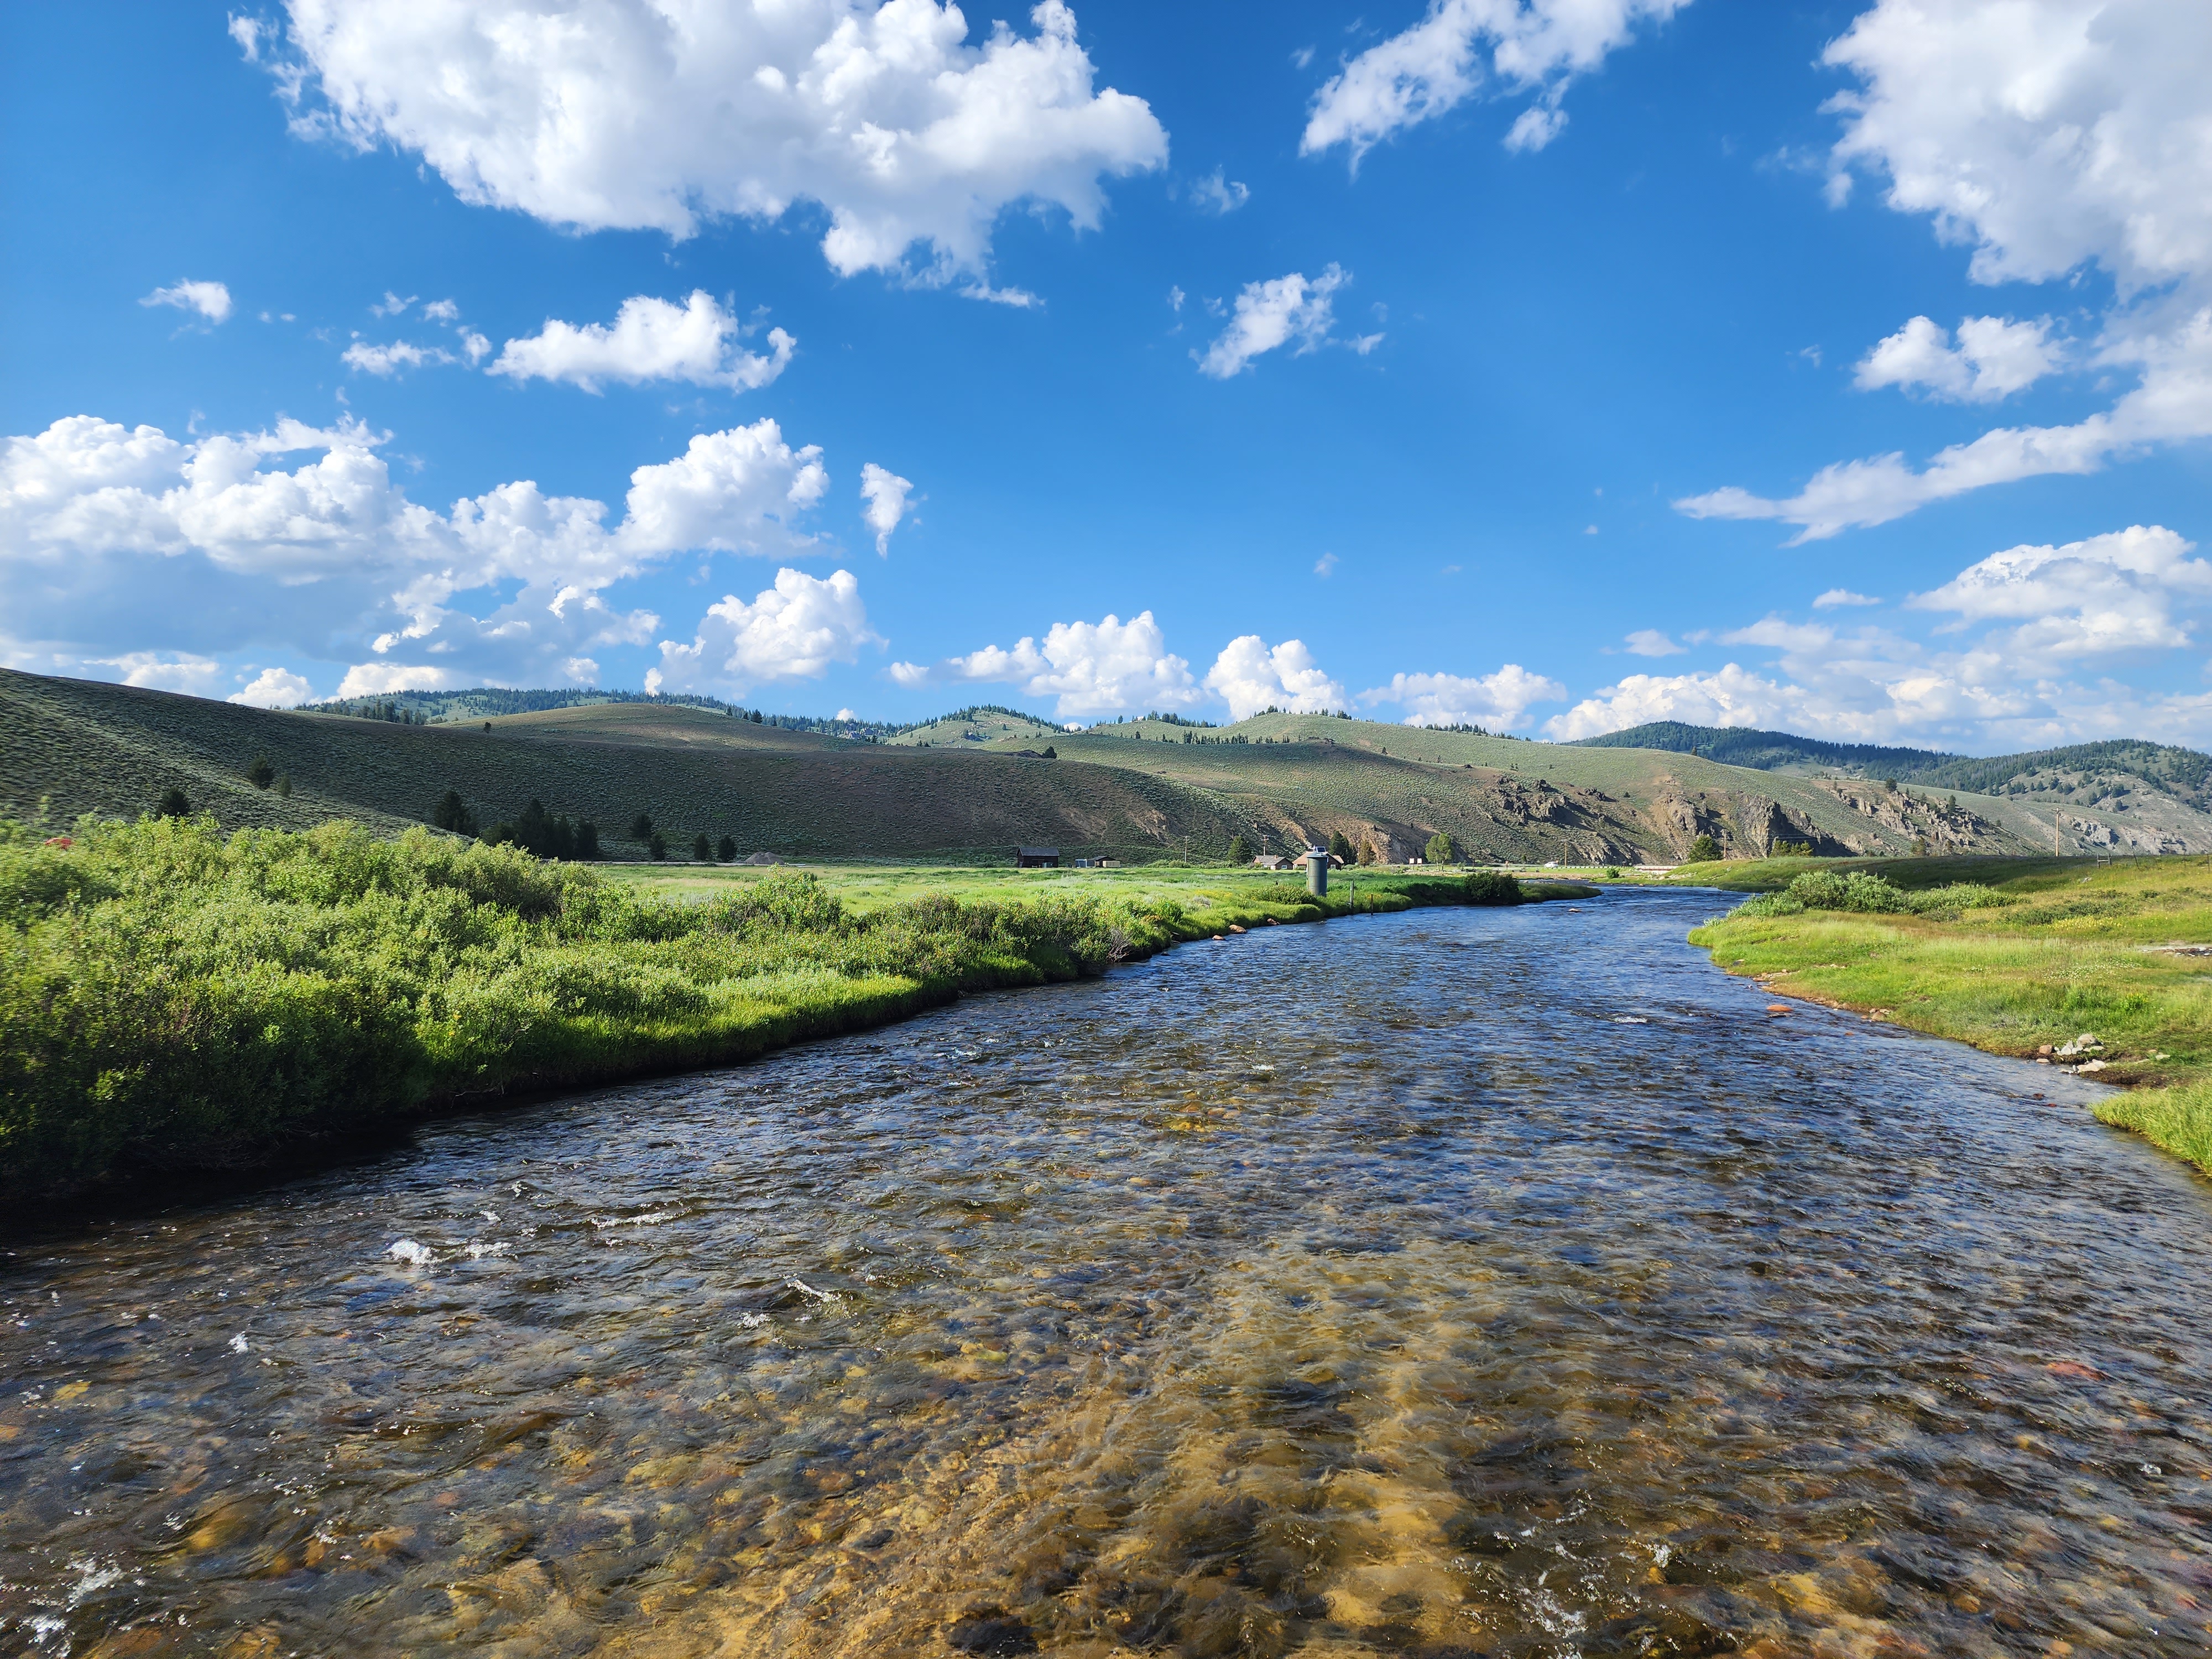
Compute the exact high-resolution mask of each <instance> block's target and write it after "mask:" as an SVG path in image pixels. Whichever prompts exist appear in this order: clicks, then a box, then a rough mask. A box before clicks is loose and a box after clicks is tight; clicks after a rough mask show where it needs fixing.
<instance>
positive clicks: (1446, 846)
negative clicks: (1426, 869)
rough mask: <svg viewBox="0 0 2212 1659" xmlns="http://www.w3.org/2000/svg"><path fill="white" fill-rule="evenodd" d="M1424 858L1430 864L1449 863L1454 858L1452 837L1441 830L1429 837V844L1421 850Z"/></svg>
mask: <svg viewBox="0 0 2212 1659" xmlns="http://www.w3.org/2000/svg"><path fill="white" fill-rule="evenodd" d="M1421 857H1422V859H1423V860H1425V862H1427V863H1430V864H1449V863H1450V862H1451V861H1452V858H1453V848H1452V838H1451V837H1450V836H1448V835H1446V834H1444V832H1443V830H1441V829H1439V830H1437V833H1436V834H1435V835H1433V836H1430V837H1429V844H1428V846H1427V847H1425V848H1423V849H1422V851H1421Z"/></svg>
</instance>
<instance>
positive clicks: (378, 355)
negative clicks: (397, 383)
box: [338, 340, 453, 380]
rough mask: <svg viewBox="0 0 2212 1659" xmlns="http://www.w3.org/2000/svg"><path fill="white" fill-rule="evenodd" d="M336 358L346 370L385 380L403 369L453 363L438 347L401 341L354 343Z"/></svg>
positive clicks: (449, 354) (450, 356)
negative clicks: (343, 364)
mask: <svg viewBox="0 0 2212 1659" xmlns="http://www.w3.org/2000/svg"><path fill="white" fill-rule="evenodd" d="M338 356H339V357H340V358H341V359H342V360H343V362H344V363H345V365H346V367H347V368H357V369H360V370H361V371H362V373H363V374H374V375H377V376H379V377H380V378H382V379H386V380H388V379H390V378H391V377H392V375H394V374H398V373H399V372H400V371H401V370H403V369H409V368H422V366H423V365H424V364H426V363H450V362H453V353H452V352H450V351H447V350H446V349H444V348H443V347H442V346H418V345H412V344H410V343H408V342H407V341H405V340H394V341H393V342H392V343H391V344H390V345H369V344H368V343H365V342H363V341H360V340H356V341H355V342H354V343H352V344H351V345H349V346H348V347H347V348H346V349H344V350H343V351H342V352H340V353H339V354H338Z"/></svg>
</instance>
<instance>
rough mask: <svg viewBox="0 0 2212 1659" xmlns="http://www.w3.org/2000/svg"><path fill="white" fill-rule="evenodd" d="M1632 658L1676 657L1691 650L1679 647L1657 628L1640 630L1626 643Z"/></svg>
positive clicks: (1682, 646) (1629, 637)
mask: <svg viewBox="0 0 2212 1659" xmlns="http://www.w3.org/2000/svg"><path fill="white" fill-rule="evenodd" d="M1626 647H1627V650H1628V654H1629V655H1630V656H1632V657H1676V656H1680V654H1681V653H1683V652H1685V651H1686V650H1688V649H1689V647H1687V646H1686V645H1677V644H1675V643H1674V641H1672V640H1670V639H1668V637H1667V635H1664V634H1662V633H1661V632H1660V631H1659V630H1658V629H1656V628H1639V629H1637V630H1636V631H1635V632H1634V633H1633V634H1631V635H1629V636H1628V638H1627V640H1626Z"/></svg>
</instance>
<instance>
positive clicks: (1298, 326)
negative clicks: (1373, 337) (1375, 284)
mask: <svg viewBox="0 0 2212 1659" xmlns="http://www.w3.org/2000/svg"><path fill="white" fill-rule="evenodd" d="M1351 280H1352V277H1351V276H1350V274H1349V273H1347V272H1346V271H1345V270H1343V269H1341V268H1340V267H1339V266H1337V265H1334V264H1332V265H1330V266H1328V268H1327V269H1326V270H1323V271H1322V274H1321V275H1320V276H1316V277H1314V278H1312V279H1311V280H1308V279H1307V277H1306V276H1305V275H1304V273H1303V272H1300V271H1295V270H1294V271H1292V272H1291V273H1290V275H1289V276H1278V277H1275V278H1273V280H1272V281H1268V282H1264V283H1245V284H1244V288H1243V292H1242V293H1240V294H1238V295H1237V314H1236V316H1235V317H1234V318H1233V319H1231V322H1230V325H1229V327H1228V328H1227V329H1226V330H1225V331H1224V332H1223V334H1222V336H1221V337H1220V338H1219V339H1218V340H1216V341H1215V342H1214V343H1212V345H1211V346H1209V347H1208V348H1207V349H1206V354H1205V355H1204V356H1199V354H1198V353H1196V352H1193V353H1192V354H1191V355H1192V356H1194V357H1197V358H1198V366H1199V372H1200V374H1207V375H1211V376H1212V378H1213V379H1215V380H1228V379H1230V378H1231V376H1233V375H1236V374H1240V373H1242V372H1243V370H1244V369H1246V368H1249V367H1250V365H1251V362H1252V360H1253V359H1254V358H1255V357H1257V356H1260V355H1261V353H1262V352H1267V351H1273V350H1274V349H1276V348H1277V347H1279V346H1283V345H1288V346H1290V347H1291V355H1292V356H1301V357H1302V356H1305V355H1306V354H1307V353H1308V352H1310V351H1318V350H1320V349H1321V348H1322V347H1323V346H1324V345H1328V344H1332V343H1339V342H1335V341H1333V340H1332V338H1331V336H1330V331H1331V330H1332V329H1333V328H1334V326H1335V324H1336V316H1335V312H1334V296H1335V294H1336V292H1337V290H1338V289H1340V288H1342V287H1343V286H1344V285H1345V284H1346V283H1349V282H1350V281H1351ZM1366 349H1368V350H1372V349H1374V348H1373V345H1372V344H1371V343H1370V344H1369V345H1368V347H1367V348H1366Z"/></svg>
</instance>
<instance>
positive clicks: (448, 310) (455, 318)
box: [422, 300, 461, 323]
mask: <svg viewBox="0 0 2212 1659" xmlns="http://www.w3.org/2000/svg"><path fill="white" fill-rule="evenodd" d="M422 314H423V315H424V316H425V317H427V318H428V319H430V320H431V321H432V322H434V323H458V322H459V321H460V320H461V308H460V307H459V306H457V305H455V304H454V303H453V301H451V300H433V301H430V303H429V304H428V305H427V306H424V307H422Z"/></svg>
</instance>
